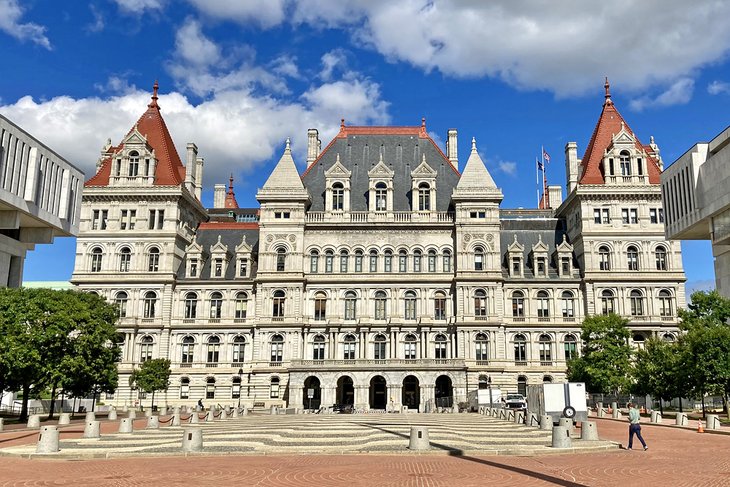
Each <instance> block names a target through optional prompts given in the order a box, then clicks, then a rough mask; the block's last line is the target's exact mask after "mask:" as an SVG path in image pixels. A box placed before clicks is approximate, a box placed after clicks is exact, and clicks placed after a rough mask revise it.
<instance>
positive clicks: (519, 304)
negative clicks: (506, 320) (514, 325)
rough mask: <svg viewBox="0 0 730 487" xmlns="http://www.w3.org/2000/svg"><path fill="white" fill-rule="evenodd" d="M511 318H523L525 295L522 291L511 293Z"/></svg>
mask: <svg viewBox="0 0 730 487" xmlns="http://www.w3.org/2000/svg"><path fill="white" fill-rule="evenodd" d="M512 317H513V318H524V317H525V293H523V292H522V291H514V292H513V293H512Z"/></svg>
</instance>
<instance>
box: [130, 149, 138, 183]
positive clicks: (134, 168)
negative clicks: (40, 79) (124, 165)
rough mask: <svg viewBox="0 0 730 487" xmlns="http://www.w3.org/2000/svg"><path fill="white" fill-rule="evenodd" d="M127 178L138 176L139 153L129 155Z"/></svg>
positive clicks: (133, 152)
mask: <svg viewBox="0 0 730 487" xmlns="http://www.w3.org/2000/svg"><path fill="white" fill-rule="evenodd" d="M128 174H129V177H136V176H137V175H139V153H138V152H137V151H132V152H130V153H129V172H128Z"/></svg>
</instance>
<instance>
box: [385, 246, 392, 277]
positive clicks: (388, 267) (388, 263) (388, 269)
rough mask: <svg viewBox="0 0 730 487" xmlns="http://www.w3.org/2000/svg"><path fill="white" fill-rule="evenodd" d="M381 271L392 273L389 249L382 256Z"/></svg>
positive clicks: (390, 251)
mask: <svg viewBox="0 0 730 487" xmlns="http://www.w3.org/2000/svg"><path fill="white" fill-rule="evenodd" d="M383 271H384V272H393V251H392V250H390V249H388V250H386V251H385V252H384V254H383Z"/></svg>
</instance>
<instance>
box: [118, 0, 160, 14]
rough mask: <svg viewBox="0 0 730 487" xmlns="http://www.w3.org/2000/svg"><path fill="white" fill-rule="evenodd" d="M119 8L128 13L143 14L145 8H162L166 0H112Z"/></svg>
mask: <svg viewBox="0 0 730 487" xmlns="http://www.w3.org/2000/svg"><path fill="white" fill-rule="evenodd" d="M114 2H116V4H117V6H118V7H119V9H120V10H122V11H123V12H126V13H130V14H143V13H144V11H145V10H162V9H163V8H164V7H165V3H166V0H114Z"/></svg>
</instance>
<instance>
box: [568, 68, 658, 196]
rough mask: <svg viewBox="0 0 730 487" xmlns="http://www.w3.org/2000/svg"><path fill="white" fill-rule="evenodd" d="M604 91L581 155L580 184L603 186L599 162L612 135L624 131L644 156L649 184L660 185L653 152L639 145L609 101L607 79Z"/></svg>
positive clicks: (611, 139) (611, 140) (611, 141)
mask: <svg viewBox="0 0 730 487" xmlns="http://www.w3.org/2000/svg"><path fill="white" fill-rule="evenodd" d="M604 87H605V89H606V95H605V101H604V102H603V110H602V111H601V116H600V117H599V118H598V123H597V124H596V128H595V130H593V135H592V136H591V140H590V142H588V146H587V147H586V152H585V154H584V155H583V159H582V161H581V167H582V168H583V171H582V173H581V174H582V175H581V178H580V181H579V182H580V184H604V183H605V180H604V178H603V174H602V173H601V160H602V159H603V155H604V153H605V152H606V149H607V148H609V147H610V146H611V144H612V143H613V137H614V135H616V134H618V133H620V132H621V131H624V132H626V133H628V134H631V136H632V137H633V138H634V141H635V142H634V145H635V147H636V149H637V150H639V151H641V152H643V153H644V154H645V155H646V162H647V163H646V166H647V173H648V175H649V183H650V184H660V181H659V179H660V174H661V171H660V170H659V166H658V164H657V161H656V159H655V158H654V150H653V149H650V150H647V147H648V146H647V147H645V146H644V145H642V144H641V142H640V141H639V139H638V138H637V137H636V135H635V134H634V133H633V132H632V131H631V128H630V127H629V125H628V124H627V123H626V121H625V120H624V118H623V117H622V116H621V114H620V113H619V112H618V110H617V109H616V106H615V105H614V104H613V101H612V100H611V93H610V91H609V88H610V85H609V83H608V78H606V84H605V85H604Z"/></svg>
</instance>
